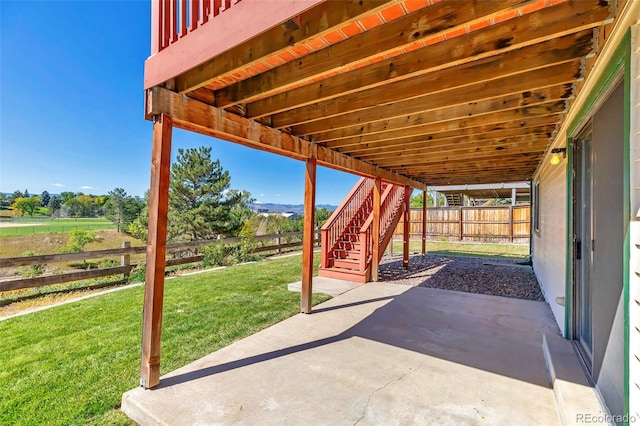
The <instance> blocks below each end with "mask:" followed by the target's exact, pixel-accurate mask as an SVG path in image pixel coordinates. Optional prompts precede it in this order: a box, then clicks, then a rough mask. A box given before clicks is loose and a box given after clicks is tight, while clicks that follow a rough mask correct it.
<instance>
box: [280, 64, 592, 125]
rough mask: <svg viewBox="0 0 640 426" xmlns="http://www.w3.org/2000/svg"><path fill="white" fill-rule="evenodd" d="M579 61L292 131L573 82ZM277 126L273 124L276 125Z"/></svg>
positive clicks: (363, 121) (360, 121)
mask: <svg viewBox="0 0 640 426" xmlns="http://www.w3.org/2000/svg"><path fill="white" fill-rule="evenodd" d="M580 70H581V63H580V61H579V60H577V61H573V62H569V63H566V64H559V65H553V66H550V67H546V68H541V69H538V70H535V71H530V72H526V73H523V74H518V75H514V76H510V77H505V78H499V79H497V80H494V81H493V82H492V83H491V84H490V85H487V84H485V83H478V84H473V85H470V86H467V87H463V88H459V89H457V88H456V89H452V90H447V91H444V92H438V93H434V94H432V95H431V94H430V95H425V96H420V97H417V98H412V99H406V100H403V101H398V102H394V103H392V104H386V105H381V106H377V107H373V108H367V109H366V110H362V111H356V112H347V113H346V114H342V115H339V116H335V117H331V118H328V119H322V120H316V121H312V122H309V123H305V124H300V125H295V126H291V130H292V132H293V133H294V134H297V135H298V134H299V135H307V134H313V133H319V132H322V131H326V130H330V129H339V128H341V127H351V126H353V125H354V123H357V124H358V125H359V126H362V125H363V124H366V123H370V122H376V121H386V120H389V119H390V118H400V117H404V116H406V115H408V114H415V113H425V112H429V111H438V110H440V109H442V108H448V107H452V106H456V105H461V106H467V105H468V104H470V103H477V102H479V101H483V100H488V99H496V98H497V99H502V98H503V97H504V96H506V95H515V94H522V93H527V94H528V93H529V92H531V91H534V90H539V89H542V88H545V87H552V86H557V85H560V84H565V83H573V82H575V81H576V80H577V79H578V78H579V77H580ZM276 127H277V126H276Z"/></svg>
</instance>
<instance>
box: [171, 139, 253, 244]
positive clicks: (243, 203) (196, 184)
mask: <svg viewBox="0 0 640 426" xmlns="http://www.w3.org/2000/svg"><path fill="white" fill-rule="evenodd" d="M230 183H231V176H230V175H229V172H228V171H225V170H224V169H223V168H222V166H221V165H220V161H219V160H215V161H213V160H212V159H211V148H208V147H200V148H197V149H195V148H190V149H187V150H183V149H179V150H178V158H177V160H176V163H175V164H173V165H172V167H171V182H170V186H169V223H168V231H169V237H170V238H171V239H186V240H204V239H211V238H216V237H217V236H218V235H220V234H222V235H225V236H235V235H237V234H238V232H239V231H240V230H241V229H242V226H243V224H244V222H245V221H246V220H247V218H248V217H249V216H250V210H249V207H248V204H249V203H250V202H251V201H252V200H251V199H250V194H249V193H248V192H246V191H237V190H231V189H229V187H230Z"/></svg>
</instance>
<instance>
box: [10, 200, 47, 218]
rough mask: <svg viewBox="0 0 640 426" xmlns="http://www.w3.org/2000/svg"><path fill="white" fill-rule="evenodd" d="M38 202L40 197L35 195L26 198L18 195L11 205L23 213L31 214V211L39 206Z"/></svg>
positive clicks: (33, 211)
mask: <svg viewBox="0 0 640 426" xmlns="http://www.w3.org/2000/svg"><path fill="white" fill-rule="evenodd" d="M40 202H41V200H40V197H37V196H33V197H28V198H27V197H18V199H16V201H14V202H13V204H12V205H11V207H12V208H13V209H15V210H20V211H21V212H22V214H23V215H24V214H25V213H26V214H28V215H29V216H33V213H35V211H36V209H37V208H38V207H39V206H40Z"/></svg>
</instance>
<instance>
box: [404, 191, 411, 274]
mask: <svg viewBox="0 0 640 426" xmlns="http://www.w3.org/2000/svg"><path fill="white" fill-rule="evenodd" d="M405 191H406V194H405V199H404V227H403V228H404V229H403V233H402V266H404V267H405V268H409V239H410V235H409V230H410V226H409V225H410V221H411V209H410V207H411V206H410V202H411V188H409V187H406V188H405Z"/></svg>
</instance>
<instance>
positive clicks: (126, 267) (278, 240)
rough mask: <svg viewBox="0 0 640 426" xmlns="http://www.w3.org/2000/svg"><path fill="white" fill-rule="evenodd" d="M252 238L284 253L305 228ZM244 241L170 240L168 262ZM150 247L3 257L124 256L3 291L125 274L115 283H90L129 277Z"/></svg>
mask: <svg viewBox="0 0 640 426" xmlns="http://www.w3.org/2000/svg"><path fill="white" fill-rule="evenodd" d="M252 240H253V241H254V242H256V243H258V247H256V248H255V249H254V250H253V253H263V252H276V253H280V252H281V251H282V250H283V249H288V248H294V247H300V246H302V232H287V233H282V234H270V235H260V236H256V237H253V238H252ZM241 241H242V238H224V239H220V240H204V241H191V242H186V243H173V244H167V261H166V266H167V267H171V266H177V265H185V264H189V263H197V262H201V261H202V260H203V258H204V255H203V254H202V253H201V251H202V248H204V247H206V246H211V245H215V244H225V245H228V244H237V243H240V242H241ZM319 242H320V239H319V234H318V230H316V244H319ZM146 250H147V247H146V246H138V247H131V245H130V243H129V242H124V243H123V246H122V247H120V248H113V249H105V250H93V251H83V252H79V253H60V254H45V255H37V256H24V257H14V258H0V268H15V267H21V266H30V265H39V264H50V263H62V262H74V261H85V260H87V259H105V258H106V259H108V258H111V259H113V258H117V257H120V265H119V266H114V267H108V268H98V269H88V270H82V271H75V272H67V273H62V274H56V275H45V276H39V277H33V278H21V279H14V280H10V281H2V282H0V292H4V291H10V290H20V289H25V288H34V287H43V286H47V285H53V284H65V283H68V282H73V281H81V280H89V279H94V278H102V277H110V276H116V275H122V280H120V281H116V282H115V283H114V282H110V283H105V284H99V285H94V286H89V287H91V288H98V287H104V286H107V285H113V284H116V283H118V282H121V281H123V280H126V279H127V278H128V276H129V273H130V272H131V270H132V269H134V268H135V267H136V266H138V264H136V263H131V256H132V255H136V254H142V253H146ZM83 288H85V287H83Z"/></svg>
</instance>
